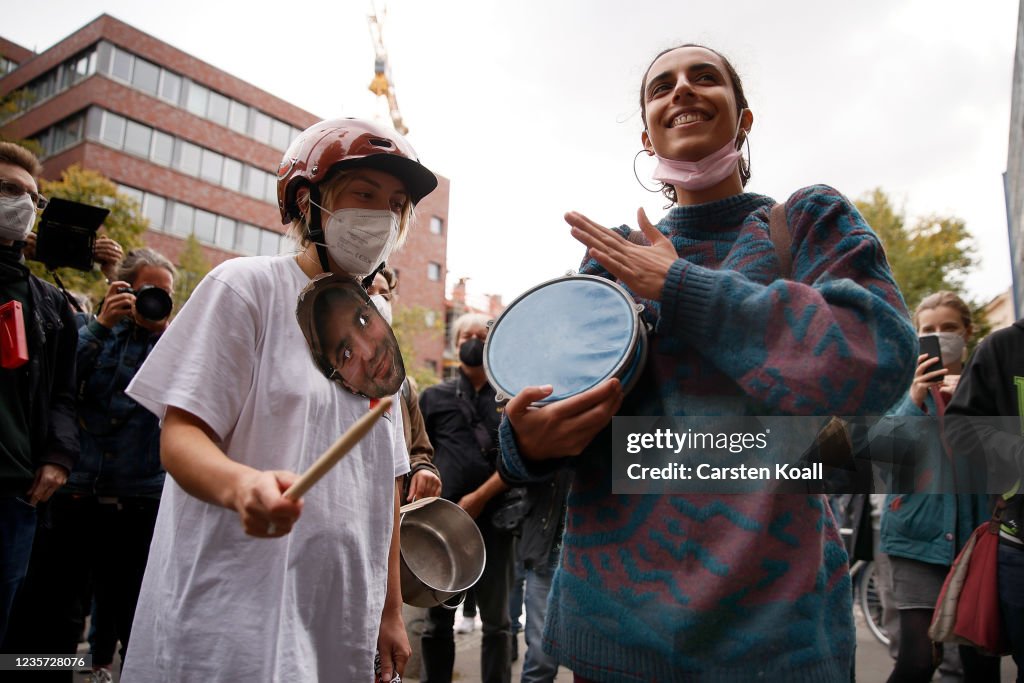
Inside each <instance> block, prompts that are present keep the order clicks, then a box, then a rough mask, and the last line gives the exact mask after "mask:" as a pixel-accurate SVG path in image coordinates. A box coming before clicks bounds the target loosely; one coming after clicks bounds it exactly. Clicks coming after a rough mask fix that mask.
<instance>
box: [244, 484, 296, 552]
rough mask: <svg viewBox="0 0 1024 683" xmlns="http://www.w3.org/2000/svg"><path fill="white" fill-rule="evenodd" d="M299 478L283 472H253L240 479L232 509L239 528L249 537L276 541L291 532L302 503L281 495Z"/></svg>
mask: <svg viewBox="0 0 1024 683" xmlns="http://www.w3.org/2000/svg"><path fill="white" fill-rule="evenodd" d="M298 478H299V475H297V474H295V473H294V472H287V471H284V470H271V471H267V472H260V471H256V470H254V471H253V472H252V474H251V475H249V476H247V477H245V478H243V479H242V480H241V482H240V483H239V487H238V490H237V491H236V492H235V496H234V501H235V510H236V511H237V512H238V516H239V517H240V518H241V520H242V528H243V529H245V533H247V534H249V535H250V536H257V537H259V538H275V537H277V536H284V535H285V534H287V533H288V532H289V531H291V530H292V525H293V524H295V521H296V520H297V519H298V518H299V515H300V514H302V501H301V500H298V501H295V500H290V499H288V498H285V497H284V495H282V494H284V492H285V491H287V490H288V487H289V486H291V485H292V484H294V483H295V482H296V480H298Z"/></svg>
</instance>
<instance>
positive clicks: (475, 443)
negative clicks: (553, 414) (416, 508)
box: [420, 372, 502, 503]
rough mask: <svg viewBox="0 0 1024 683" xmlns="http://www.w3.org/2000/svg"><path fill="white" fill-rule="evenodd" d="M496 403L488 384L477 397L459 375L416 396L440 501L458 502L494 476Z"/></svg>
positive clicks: (499, 410) (498, 411) (498, 418)
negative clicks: (438, 479)
mask: <svg viewBox="0 0 1024 683" xmlns="http://www.w3.org/2000/svg"><path fill="white" fill-rule="evenodd" d="M494 399H495V392H494V389H492V388H491V386H490V385H489V384H485V385H484V386H482V387H481V388H480V391H479V392H476V391H474V390H473V385H472V384H471V383H470V381H469V380H468V379H466V376H465V375H463V374H462V373H461V372H460V373H459V376H458V377H456V378H454V379H450V380H448V381H447V382H442V383H441V384H435V385H434V386H432V387H427V388H426V389H424V390H423V393H422V394H420V410H421V412H422V413H423V422H424V424H425V425H426V428H427V435H428V436H429V437H430V443H431V444H433V446H434V465H436V466H437V469H438V470H439V471H440V473H441V496H442V497H443V498H446V499H448V500H450V501H453V502H456V503H457V502H458V501H459V499H460V498H462V496H464V495H466V494H467V493H471V492H473V491H475V490H476V489H477V488H479V487H480V486H481V485H482V484H483V483H484V482H485V481H487V479H488V478H489V477H490V476H491V475H492V474H493V473H494V471H495V459H496V456H497V445H498V424H499V423H500V422H501V415H502V407H501V406H499V405H498V404H497V403H496V402H495V400H494ZM493 502H494V501H492V503H493Z"/></svg>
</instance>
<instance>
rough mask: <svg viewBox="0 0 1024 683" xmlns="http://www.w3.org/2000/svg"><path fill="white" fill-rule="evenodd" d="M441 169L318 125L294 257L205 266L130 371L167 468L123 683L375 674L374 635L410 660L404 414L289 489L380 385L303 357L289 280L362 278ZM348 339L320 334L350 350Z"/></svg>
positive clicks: (386, 659) (294, 204)
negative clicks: (401, 487)
mask: <svg viewBox="0 0 1024 683" xmlns="http://www.w3.org/2000/svg"><path fill="white" fill-rule="evenodd" d="M436 184H437V180H436V178H435V177H434V175H433V174H432V173H431V172H430V171H429V170H427V169H426V168H425V167H424V166H422V165H421V164H420V163H419V162H418V161H417V158H416V154H415V152H414V151H413V149H412V147H410V145H409V144H408V142H407V141H406V140H405V139H404V138H402V137H401V136H400V135H399V134H398V133H396V132H395V131H393V130H390V129H387V128H384V127H381V126H378V125H376V124H373V123H370V122H366V121H360V120H357V119H341V120H334V121H323V122H321V123H318V124H316V125H314V126H312V127H310V128H309V129H307V130H306V131H304V132H303V133H302V134H301V135H299V137H298V138H297V139H296V140H295V141H294V142H293V143H292V145H291V147H289V149H288V151H287V152H286V153H285V155H284V158H283V159H282V161H281V165H280V167H279V170H278V204H279V208H280V212H281V219H282V221H283V222H284V223H287V224H290V234H292V235H293V236H294V237H295V238H296V241H297V242H298V244H299V252H298V253H297V254H288V255H282V256H273V257H268V256H255V257H249V258H237V259H232V260H229V261H226V262H225V263H223V264H221V265H220V266H218V267H217V268H215V269H214V270H213V271H212V272H211V273H210V274H209V275H207V276H206V278H204V280H203V281H202V282H201V283H200V285H199V287H198V288H197V289H196V290H195V292H194V293H193V294H192V296H191V298H190V299H189V301H188V303H187V304H186V306H185V307H184V308H183V309H182V311H181V313H180V314H179V315H178V317H177V318H176V319H175V321H174V323H173V324H172V325H171V326H170V328H169V329H168V331H167V333H166V334H165V335H164V337H163V339H162V340H161V343H160V344H159V345H158V347H157V348H156V349H155V350H154V352H153V353H152V354H151V355H150V357H149V360H148V361H147V362H146V364H145V365H144V366H143V368H142V369H141V370H140V371H139V373H138V375H137V376H136V378H135V381H134V382H133V383H132V385H131V386H130V387H129V393H130V395H131V396H132V397H133V398H135V399H136V400H137V401H138V402H139V403H141V404H142V405H143V406H145V407H146V408H148V409H149V410H151V411H153V412H154V413H156V414H157V415H160V416H161V417H162V419H163V435H162V441H161V447H162V459H163V463H164V466H165V467H166V469H167V472H168V473H169V474H170V475H171V476H170V477H168V479H167V485H166V487H165V489H164V493H163V500H162V503H161V507H160V513H159V516H158V519H157V525H156V532H155V535H154V538H153V544H152V547H151V550H150V557H149V563H148V566H147V570H146V577H145V579H144V581H143V586H142V593H141V596H140V598H139V604H138V608H137V611H136V616H135V624H134V628H135V630H133V632H132V649H131V651H130V653H129V655H128V657H127V662H126V663H125V668H124V674H123V680H125V681H146V682H147V683H149V682H152V681H185V680H204V681H207V680H208V681H214V680H216V681H285V680H289V681H317V680H321V681H342V680H345V681H347V680H369V678H370V676H371V675H372V673H371V672H372V671H373V660H374V653H375V650H379V651H380V653H381V659H382V669H383V675H384V676H385V680H390V678H391V676H392V675H393V674H394V673H395V672H401V670H402V669H403V667H404V663H405V660H406V658H407V657H408V656H409V651H410V650H409V643H408V640H407V638H406V635H405V627H404V624H403V623H402V617H401V591H400V589H399V580H398V536H397V522H396V520H397V511H398V496H397V494H396V491H395V487H396V479H398V478H401V477H402V476H403V475H404V474H405V473H406V472H407V471H408V469H409V465H408V458H407V455H406V452H405V446H404V441H403V437H402V424H401V413H400V411H398V410H392V411H390V413H388V414H386V415H385V419H381V420H380V421H379V422H378V423H377V424H376V425H375V426H374V427H373V429H372V430H371V432H370V433H369V434H368V435H367V437H366V438H364V439H363V440H362V441H361V442H360V443H359V444H358V445H356V446H355V448H353V450H352V451H350V453H349V454H348V455H347V456H346V457H345V458H344V459H343V460H342V461H341V462H340V463H339V464H338V465H337V466H336V467H335V468H334V469H333V470H331V471H330V472H328V474H327V475H326V476H325V477H324V478H323V479H322V480H321V481H320V482H319V483H318V484H317V485H316V486H315V487H313V489H311V490H310V491H309V492H308V493H307V494H306V495H305V496H304V498H303V499H302V501H301V502H293V501H290V500H288V499H285V498H284V497H283V496H282V493H283V492H284V491H285V490H286V489H287V488H288V486H289V485H291V483H292V482H293V481H294V480H295V479H296V476H297V475H296V474H295V473H296V472H302V471H304V470H306V469H307V468H308V467H309V465H310V464H312V462H313V461H315V460H316V458H317V457H318V456H319V455H320V454H321V453H322V452H323V451H324V450H326V448H327V447H328V446H329V445H330V444H331V443H332V442H333V441H334V440H335V439H336V438H337V437H338V436H339V435H340V434H341V433H342V432H344V431H345V430H346V429H347V428H348V427H350V426H351V425H352V424H353V423H354V422H355V420H356V419H358V418H359V417H360V416H362V415H363V414H365V413H366V412H367V410H369V408H370V404H371V402H373V401H374V400H376V399H377V398H381V396H376V395H373V396H371V395H369V394H372V393H373V392H372V391H369V393H367V392H365V391H364V392H362V393H360V392H359V390H358V388H354V387H352V386H350V385H348V384H346V383H345V381H344V380H342V379H341V374H340V373H338V372H334V371H333V370H332V368H331V367H329V366H328V367H325V366H324V364H323V363H322V362H320V360H321V359H317V358H313V357H311V353H310V350H309V349H308V348H307V344H306V339H305V338H304V336H303V331H302V329H301V328H300V325H299V322H298V320H297V318H296V304H297V302H298V300H299V297H300V293H302V292H303V291H304V290H305V289H307V287H309V286H310V283H311V281H312V280H313V279H314V278H316V277H317V276H321V275H322V274H323V273H327V272H329V273H332V274H333V279H345V278H347V279H349V280H350V281H352V282H353V283H354V282H361V281H362V280H363V279H364V278H366V277H367V276H372V274H373V273H374V272H375V271H376V270H377V268H378V267H379V266H380V265H381V264H382V263H383V262H384V260H385V259H386V258H387V257H388V254H389V253H390V252H391V250H392V249H394V247H395V246H396V245H397V244H399V243H400V242H401V241H402V239H403V238H404V236H405V234H406V231H407V230H408V226H409V223H410V216H411V213H412V208H413V205H414V204H415V203H416V202H418V201H419V200H420V199H422V198H423V197H424V196H425V195H427V194H428V193H429V192H431V191H432V190H433V189H434V187H435V186H436ZM371 308H372V306H371ZM373 313H376V312H375V311H373ZM368 316H369V312H367V315H358V316H354V317H353V324H356V325H358V324H359V323H360V321H363V320H366V319H368ZM359 353H360V352H359V351H357V350H351V351H350V350H348V349H343V348H337V349H332V354H333V355H332V357H333V358H340V359H342V360H343V362H346V363H349V362H350V363H359V362H365V361H364V359H361V358H360V357H358V356H359ZM371 370H372V368H371ZM388 386H389V385H388ZM300 514H301V520H300Z"/></svg>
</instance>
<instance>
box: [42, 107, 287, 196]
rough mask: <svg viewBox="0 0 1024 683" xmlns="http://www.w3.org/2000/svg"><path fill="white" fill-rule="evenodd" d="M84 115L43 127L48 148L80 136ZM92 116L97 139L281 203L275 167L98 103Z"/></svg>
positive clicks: (49, 150) (91, 127)
mask: <svg viewBox="0 0 1024 683" xmlns="http://www.w3.org/2000/svg"><path fill="white" fill-rule="evenodd" d="M85 120H86V116H85V115H84V114H77V115H75V116H74V117H72V118H71V119H69V120H68V121H66V122H64V123H61V124H59V125H58V126H51V127H50V128H48V129H46V130H44V131H42V132H40V133H39V135H38V140H39V143H40V145H42V147H43V149H44V151H45V152H46V154H47V155H50V154H53V153H55V152H56V151H59V150H60V149H61V148H62V147H65V146H67V145H70V144H73V143H75V142H77V141H78V140H81V139H82V131H83V128H84V126H85ZM88 121H89V126H88V127H89V137H90V138H91V139H93V140H99V141H100V142H102V143H104V144H106V145H108V146H110V147H114V148H115V149H123V150H125V151H127V152H130V153H132V154H135V155H137V156H140V157H144V158H147V159H151V160H152V161H153V162H154V163H157V164H160V165H161V166H170V167H172V168H175V169H177V170H179V171H181V172H183V173H187V174H189V175H192V176H198V177H200V178H201V179H203V180H205V181H207V182H209V183H214V184H217V185H222V186H224V187H226V188H228V189H230V190H234V191H236V192H239V191H242V188H243V187H244V188H245V190H244V191H245V193H246V194H248V195H250V196H251V197H253V198H255V199H259V200H262V201H265V202H267V203H269V204H277V176H275V175H274V174H272V173H267V172H266V171H264V170H262V169H259V168H256V167H255V166H248V165H246V164H243V163H241V162H240V161H238V160H236V159H230V158H228V157H225V156H224V155H222V154H220V153H219V152H214V151H213V150H210V149H207V148H205V147H200V146H199V145H196V144H193V143H191V142H188V141H187V140H182V139H180V138H175V137H174V136H172V135H169V134H167V133H164V132H162V131H158V130H154V129H152V128H150V127H148V126H145V125H143V124H141V123H136V122H135V121H130V120H128V119H125V118H124V117H123V116H119V115H117V114H114V113H112V112H108V111H104V110H102V109H98V108H95V107H93V108H90V109H89V112H88ZM243 178H244V184H243Z"/></svg>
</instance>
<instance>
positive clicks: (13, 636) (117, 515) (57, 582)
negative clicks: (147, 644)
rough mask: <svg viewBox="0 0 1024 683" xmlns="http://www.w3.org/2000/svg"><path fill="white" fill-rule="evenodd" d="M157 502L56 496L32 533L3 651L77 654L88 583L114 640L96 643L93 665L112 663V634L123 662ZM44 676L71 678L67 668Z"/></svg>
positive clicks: (143, 499) (87, 594)
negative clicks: (24, 574)
mask: <svg viewBox="0 0 1024 683" xmlns="http://www.w3.org/2000/svg"><path fill="white" fill-rule="evenodd" d="M159 505H160V501H159V500H157V499H153V498H119V499H118V502H116V503H101V502H99V500H98V499H97V498H96V497H94V496H83V497H77V496H71V495H67V494H64V495H56V496H54V497H53V499H52V500H51V502H50V503H49V511H48V512H49V514H48V515H47V517H48V519H45V518H44V520H43V521H41V523H40V525H39V529H38V531H37V533H36V542H35V547H34V548H33V551H32V560H31V562H30V564H29V572H28V577H27V578H26V579H25V583H24V584H23V586H22V590H21V591H20V592H19V593H18V597H17V599H16V601H15V608H14V613H13V614H12V618H11V628H10V630H9V633H8V637H7V640H6V641H5V643H4V649H5V651H6V652H23V653H31V652H34V653H47V654H74V652H75V651H76V649H77V648H78V640H79V637H80V636H81V634H82V628H83V625H84V621H85V615H86V614H87V613H88V612H89V608H90V604H91V601H90V587H91V591H92V592H91V594H92V595H93V596H94V598H95V603H96V609H97V611H102V612H103V613H104V614H106V615H109V617H110V619H111V621H113V625H114V628H113V633H112V636H113V637H114V640H111V639H110V638H108V639H107V643H106V644H105V645H104V644H102V643H96V648H97V649H96V650H95V651H93V653H92V654H93V665H94V666H101V665H107V664H110V663H111V661H112V660H113V654H114V646H115V643H116V641H120V642H121V657H122V661H124V655H125V652H126V651H127V647H128V641H129V637H130V633H131V626H132V620H133V619H134V618H135V603H136V602H137V601H138V598H139V589H140V588H141V586H142V576H143V574H144V573H145V570H146V560H147V558H148V556H149V544H150V541H151V540H152V538H153V527H154V525H155V523H156V513H157V509H158V508H159ZM33 673H36V674H37V675H39V674H41V672H33ZM32 680H33V681H36V680H43V679H42V678H34V679H32ZM47 680H53V681H71V680H72V677H71V672H60V674H59V675H54V676H53V677H52V678H49V679H47Z"/></svg>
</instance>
